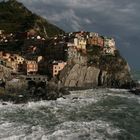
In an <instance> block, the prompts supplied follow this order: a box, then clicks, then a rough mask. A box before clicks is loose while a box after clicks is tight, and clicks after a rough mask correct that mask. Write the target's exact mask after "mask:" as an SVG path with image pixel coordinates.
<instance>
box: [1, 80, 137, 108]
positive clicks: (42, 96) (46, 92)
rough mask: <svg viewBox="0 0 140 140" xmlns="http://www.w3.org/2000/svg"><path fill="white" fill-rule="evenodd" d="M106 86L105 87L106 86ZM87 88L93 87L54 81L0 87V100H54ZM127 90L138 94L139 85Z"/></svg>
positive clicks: (21, 102)
mask: <svg viewBox="0 0 140 140" xmlns="http://www.w3.org/2000/svg"><path fill="white" fill-rule="evenodd" d="M94 88H96V89H98V88H105V87H100V86H97V87H94ZM106 88H107V87H106ZM87 89H93V87H92V88H86V87H77V88H76V87H73V88H72V87H67V88H66V87H59V86H58V84H56V83H55V82H50V83H48V84H47V85H45V86H44V87H41V86H40V87H30V88H29V87H28V88H26V89H25V88H21V89H20V91H19V90H18V91H17V92H14V93H12V92H11V93H10V92H9V91H7V90H6V89H2V88H1V92H2V91H3V93H0V101H1V102H2V104H3V105H6V103H5V102H12V103H14V104H23V103H28V102H30V101H40V100H56V99H57V98H60V97H62V98H64V96H65V95H69V94H70V91H74V90H87ZM127 89H128V91H129V92H130V93H132V94H135V95H140V88H139V85H137V87H133V88H130V87H128V88H127Z"/></svg>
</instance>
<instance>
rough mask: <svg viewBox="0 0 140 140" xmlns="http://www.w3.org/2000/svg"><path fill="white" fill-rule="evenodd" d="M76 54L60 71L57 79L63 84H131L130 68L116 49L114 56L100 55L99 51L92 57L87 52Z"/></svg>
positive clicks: (76, 85)
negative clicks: (85, 53)
mask: <svg viewBox="0 0 140 140" xmlns="http://www.w3.org/2000/svg"><path fill="white" fill-rule="evenodd" d="M78 56H79V57H78V58H76V57H73V58H72V59H69V60H68V64H67V66H66V67H65V68H64V69H63V71H62V72H61V73H60V75H59V80H60V81H61V83H62V85H63V86H65V87H73V88H92V87H98V86H102V87H114V88H121V87H122V88H129V87H130V86H131V84H132V79H131V75H130V68H129V66H128V64H127V62H126V61H125V60H124V59H123V58H122V57H121V56H120V55H119V52H118V51H117V52H116V54H115V55H114V56H110V55H105V56H102V55H100V53H98V54H96V55H92V57H91V56H89V54H87V55H82V54H80V55H78ZM91 58H92V60H91Z"/></svg>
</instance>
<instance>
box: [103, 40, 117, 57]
mask: <svg viewBox="0 0 140 140" xmlns="http://www.w3.org/2000/svg"><path fill="white" fill-rule="evenodd" d="M115 50H116V44H115V40H114V39H113V38H104V49H103V51H104V53H105V54H112V55H114V52H115Z"/></svg>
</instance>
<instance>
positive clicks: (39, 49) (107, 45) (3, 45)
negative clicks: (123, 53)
mask: <svg viewBox="0 0 140 140" xmlns="http://www.w3.org/2000/svg"><path fill="white" fill-rule="evenodd" d="M21 44H22V45H21ZM15 46H16V47H15ZM12 47H13V48H12ZM14 47H15V49H14ZM18 47H19V48H18ZM93 47H98V48H99V49H100V51H101V54H102V55H105V56H108V55H112V56H114V55H115V51H116V50H117V49H116V46H115V40H114V39H113V38H108V37H105V36H101V35H99V34H98V33H94V32H85V31H79V32H71V33H65V34H63V35H62V34H60V35H56V36H54V37H50V38H49V37H48V38H44V37H42V36H41V35H39V34H38V33H37V32H36V31H35V30H33V29H31V30H29V31H27V32H17V33H6V32H5V31H4V30H0V79H1V81H7V80H13V81H14V80H17V79H18V78H19V77H22V78H24V79H25V80H40V81H48V79H51V78H53V77H56V76H57V75H59V73H60V72H61V71H62V70H63V69H64V67H65V66H66V65H67V62H68V60H70V59H72V58H73V57H77V58H78V57H79V54H81V55H86V54H87V52H88V51H90V48H93ZM79 59H80V57H79Z"/></svg>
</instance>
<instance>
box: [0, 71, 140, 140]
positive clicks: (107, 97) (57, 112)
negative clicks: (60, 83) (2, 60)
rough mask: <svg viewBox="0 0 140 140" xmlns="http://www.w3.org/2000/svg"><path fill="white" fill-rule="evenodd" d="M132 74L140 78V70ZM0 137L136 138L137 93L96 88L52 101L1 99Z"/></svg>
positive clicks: (139, 135)
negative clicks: (16, 101)
mask: <svg viewBox="0 0 140 140" xmlns="http://www.w3.org/2000/svg"><path fill="white" fill-rule="evenodd" d="M133 76H134V78H135V79H137V80H140V71H137V72H134V74H133ZM0 140H140V96H138V95H134V94H131V93H130V92H129V91H128V90H126V89H109V88H104V89H102V88H98V89H88V90H77V91H71V94H70V95H66V96H65V97H64V98H58V99H57V100H55V101H37V102H28V103H27V104H13V103H12V102H6V103H3V102H2V101H1V102H0Z"/></svg>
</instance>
